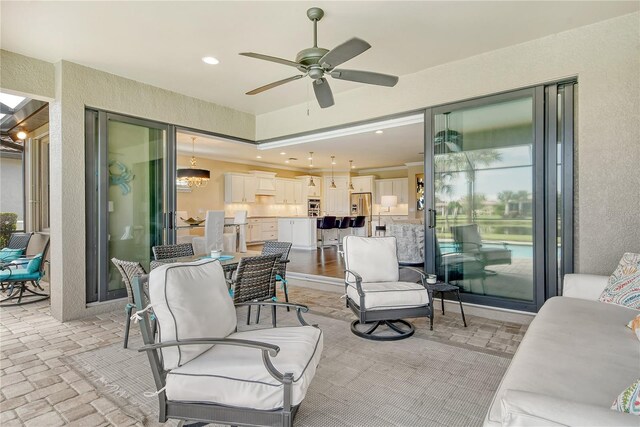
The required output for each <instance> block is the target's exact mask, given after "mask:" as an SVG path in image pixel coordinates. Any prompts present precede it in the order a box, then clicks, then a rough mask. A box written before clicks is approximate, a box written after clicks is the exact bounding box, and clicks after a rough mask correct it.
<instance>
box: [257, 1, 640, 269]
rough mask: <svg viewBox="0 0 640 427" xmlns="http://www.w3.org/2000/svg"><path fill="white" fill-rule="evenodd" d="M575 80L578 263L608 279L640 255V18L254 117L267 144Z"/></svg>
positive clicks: (572, 32) (630, 17)
mask: <svg viewBox="0 0 640 427" xmlns="http://www.w3.org/2000/svg"><path fill="white" fill-rule="evenodd" d="M570 76H577V77H578V83H579V97H578V105H577V107H578V111H579V120H578V122H577V123H578V126H577V136H578V138H577V140H578V143H577V156H576V159H577V162H576V175H577V177H578V178H577V179H578V181H577V186H576V188H577V190H578V193H577V199H576V217H575V219H576V238H575V249H576V262H575V264H576V265H575V268H576V271H578V272H583V273H595V274H606V275H609V274H611V272H612V271H613V270H614V268H615V267H616V265H617V262H618V261H619V259H620V257H621V255H622V253H623V252H629V251H631V252H640V215H638V212H640V191H638V188H640V168H638V165H639V164H640V145H639V141H640V120H639V119H638V118H639V117H640V13H637V12H636V13H633V14H629V15H625V16H622V17H618V18H615V19H611V20H607V21H603V22H599V23H596V24H592V25H588V26H584V27H580V28H577V29H574V30H570V31H566V32H562V33H559V34H555V35H552V36H549V37H545V38H541V39H537V40H533V41H531V42H527V43H523V44H519V45H516V46H511V47H507V48H504V49H500V50H496V51H492V52H488V53H485V54H482V55H478V56H475V57H471V58H466V59H464V60H460V61H456V62H451V63H448V64H444V65H441V66H438V67H434V68H430V69H427V70H423V71H420V72H418V73H415V74H412V75H407V76H402V77H401V78H400V82H399V83H398V85H397V86H396V87H395V88H393V89H389V88H379V87H372V86H366V85H356V86H358V88H357V89H355V90H352V91H349V92H344V93H340V94H336V95H335V102H336V104H335V106H333V107H331V108H328V109H326V110H320V109H319V108H317V106H314V109H313V110H312V112H311V116H310V117H307V115H306V104H304V105H303V104H301V105H296V106H293V107H290V108H285V109H283V110H279V111H275V112H271V113H267V114H262V115H259V116H258V117H257V119H256V120H257V121H256V123H257V139H258V140H264V139H268V138H275V137H278V136H283V135H291V134H295V133H298V132H306V131H310V130H313V129H320V128H325V127H330V126H336V125H339V124H345V123H351V122H355V121H360V120H367V119H372V118H375V117H382V116H385V115H390V114H396V113H399V112H404V111H411V110H415V109H420V108H424V107H429V106H435V105H439V104H445V103H450V102H454V101H460V100H464V99H468V98H474V97H479V96H483V95H487V94H492V93H498V92H503V91H508V90H513V89H516V88H520V87H526V86H532V85H536V84H540V83H544V82H548V81H554V80H559V79H562V78H565V77H570Z"/></svg>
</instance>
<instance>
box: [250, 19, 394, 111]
mask: <svg viewBox="0 0 640 427" xmlns="http://www.w3.org/2000/svg"><path fill="white" fill-rule="evenodd" d="M323 16H324V11H323V10H322V9H320V8H319V7H312V8H311V9H309V10H307V17H308V18H309V19H310V20H311V21H313V47H310V48H307V49H303V50H301V51H300V52H298V54H297V55H296V60H295V61H289V60H288V59H282V58H276V57H274V56H269V55H262V54H260V53H253V52H243V53H241V54H240V55H243V56H248V57H250V58H256V59H263V60H265V61H271V62H276V63H278V64H283V65H289V66H291V67H295V68H297V69H298V70H299V71H300V72H302V73H304V74H300V75H297V76H293V77H289V78H286V79H283V80H278V81H277V82H273V83H269V84H268V85H264V86H261V87H259V88H257V89H254V90H252V91H249V92H247V95H256V94H258V93H261V92H264V91H266V90H269V89H273V88H274V87H277V86H280V85H283V84H285V83H289V82H292V81H294V80H298V79H301V78H303V77H305V76H309V77H311V78H312V79H313V91H314V92H315V94H316V99H317V100H318V104H320V107H321V108H327V107H331V106H332V105H333V104H334V102H333V94H332V93H331V88H330V87H329V82H328V81H327V79H326V78H325V75H329V76H331V77H333V78H334V79H339V80H349V81H352V82H359V83H367V84H371V85H378V86H389V87H392V86H395V85H396V83H398V77H397V76H391V75H389V74H381V73H373V72H370V71H358V70H344V69H336V68H335V67H337V66H339V65H340V64H342V63H344V62H347V61H348V60H350V59H353V58H355V57H356V56H358V55H360V54H361V53H362V52H364V51H366V50H367V49H369V48H370V47H371V45H370V44H369V43H367V42H366V41H364V40H362V39H359V38H357V37H354V38H352V39H351V40H347V41H346V42H344V43H342V44H341V45H339V46H337V47H335V48H333V49H332V50H328V49H324V48H321V47H318V21H319V20H321V19H322V17H323Z"/></svg>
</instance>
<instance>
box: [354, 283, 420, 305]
mask: <svg viewBox="0 0 640 427" xmlns="http://www.w3.org/2000/svg"><path fill="white" fill-rule="evenodd" d="M362 291H363V292H364V308H365V309H366V310H389V309H397V308H411V307H421V306H425V305H427V304H429V294H428V292H427V290H426V289H425V288H424V286H422V285H421V284H418V283H411V282H375V283H362ZM347 296H348V297H349V298H350V299H351V300H353V301H354V302H355V303H356V304H358V305H360V296H359V295H358V290H357V288H356V285H355V284H349V285H348V286H347Z"/></svg>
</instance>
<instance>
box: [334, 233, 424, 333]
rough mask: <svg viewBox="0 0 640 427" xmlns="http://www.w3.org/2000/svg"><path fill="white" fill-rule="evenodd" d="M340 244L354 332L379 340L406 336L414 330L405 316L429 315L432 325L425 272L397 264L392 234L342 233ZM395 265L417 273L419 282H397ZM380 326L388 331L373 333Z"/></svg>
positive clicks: (398, 278)
mask: <svg viewBox="0 0 640 427" xmlns="http://www.w3.org/2000/svg"><path fill="white" fill-rule="evenodd" d="M343 245H344V260H345V265H346V272H345V291H346V296H347V307H350V308H351V310H352V311H353V313H354V314H355V315H356V316H358V319H357V320H355V321H353V323H351V331H352V332H353V333H354V334H355V335H357V336H360V337H362V338H367V339H373V340H380V341H384V340H398V339H403V338H408V337H410V336H411V335H413V333H414V332H415V329H414V327H413V325H412V324H411V323H409V322H407V321H405V320H402V319H403V318H407V317H422V316H426V317H429V320H430V322H431V327H432V328H433V318H432V316H431V307H432V303H431V296H430V294H429V292H428V291H427V289H426V287H425V283H424V280H425V274H424V272H422V271H421V270H418V269H415V268H412V267H406V266H402V267H399V265H398V256H397V248H396V238H395V237H357V236H346V237H345V238H344V240H343ZM399 268H407V269H411V270H413V271H415V272H416V273H418V274H419V275H420V278H421V283H412V282H403V281H400V275H399ZM382 325H385V326H387V327H388V329H389V331H390V332H391V334H388V333H386V334H385V333H377V334H376V333H375V331H376V330H377V329H378V328H379V327H380V326H382ZM379 332H380V331H379Z"/></svg>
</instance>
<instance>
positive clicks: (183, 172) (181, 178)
mask: <svg viewBox="0 0 640 427" xmlns="http://www.w3.org/2000/svg"><path fill="white" fill-rule="evenodd" d="M195 144H196V138H195V137H191V167H190V168H182V169H178V179H177V181H178V183H183V184H186V185H188V186H189V187H206V185H207V183H208V182H209V179H210V178H211V173H210V172H209V171H208V170H206V169H198V168H197V167H196V156H195Z"/></svg>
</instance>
